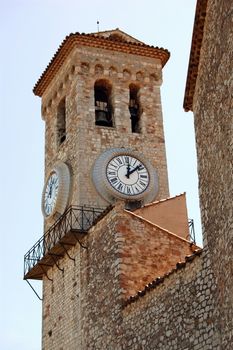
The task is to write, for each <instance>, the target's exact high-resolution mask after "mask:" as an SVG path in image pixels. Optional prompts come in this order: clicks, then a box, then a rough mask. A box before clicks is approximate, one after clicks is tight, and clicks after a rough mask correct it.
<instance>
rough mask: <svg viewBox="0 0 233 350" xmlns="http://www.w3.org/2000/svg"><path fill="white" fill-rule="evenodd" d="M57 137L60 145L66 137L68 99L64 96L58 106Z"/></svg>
mask: <svg viewBox="0 0 233 350" xmlns="http://www.w3.org/2000/svg"><path fill="white" fill-rule="evenodd" d="M57 139H58V145H59V146H60V145H61V144H62V143H63V142H64V141H65V139H66V99H65V98H63V99H62V100H61V101H60V103H59V105H58V107H57Z"/></svg>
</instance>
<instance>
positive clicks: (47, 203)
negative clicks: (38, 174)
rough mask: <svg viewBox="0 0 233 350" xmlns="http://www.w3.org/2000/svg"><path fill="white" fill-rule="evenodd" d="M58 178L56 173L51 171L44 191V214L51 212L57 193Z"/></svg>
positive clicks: (47, 214)
mask: <svg viewBox="0 0 233 350" xmlns="http://www.w3.org/2000/svg"><path fill="white" fill-rule="evenodd" d="M58 187H59V178H58V174H57V173H56V172H55V171H54V172H52V173H51V175H50V177H49V179H48V181H47V185H46V187H45V192H44V212H45V215H46V216H49V215H51V213H52V212H53V210H54V208H55V205H56V201H57V195H58Z"/></svg>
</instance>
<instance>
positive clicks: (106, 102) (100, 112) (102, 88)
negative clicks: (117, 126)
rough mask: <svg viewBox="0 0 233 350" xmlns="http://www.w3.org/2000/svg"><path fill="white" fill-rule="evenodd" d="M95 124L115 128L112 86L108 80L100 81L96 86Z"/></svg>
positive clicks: (96, 82)
mask: <svg viewBox="0 0 233 350" xmlns="http://www.w3.org/2000/svg"><path fill="white" fill-rule="evenodd" d="M94 97H95V124H96V125H100V126H108V127H112V126H113V124H114V123H113V106H112V84H111V82H110V81H109V80H107V79H98V80H96V81H95V84H94Z"/></svg>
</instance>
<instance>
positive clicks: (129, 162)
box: [106, 154, 150, 196]
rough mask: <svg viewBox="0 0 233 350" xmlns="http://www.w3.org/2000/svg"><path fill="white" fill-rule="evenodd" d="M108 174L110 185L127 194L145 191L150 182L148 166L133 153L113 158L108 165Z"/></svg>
mask: <svg viewBox="0 0 233 350" xmlns="http://www.w3.org/2000/svg"><path fill="white" fill-rule="evenodd" d="M106 175H107V179H108V181H109V183H110V185H111V186H112V187H113V188H114V189H115V190H116V191H118V192H120V193H122V194H124V195H127V196H136V195H139V194H141V193H143V192H144V191H145V190H146V189H147V187H148V185H149V182H150V176H149V172H148V170H147V168H146V166H145V165H144V164H143V163H142V162H141V161H140V160H138V159H137V158H135V157H133V156H131V155H127V154H126V155H124V154H123V155H118V156H116V157H114V158H112V159H111V160H110V161H109V163H108V164H107V167H106Z"/></svg>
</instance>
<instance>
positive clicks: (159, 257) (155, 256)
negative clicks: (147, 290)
mask: <svg viewBox="0 0 233 350" xmlns="http://www.w3.org/2000/svg"><path fill="white" fill-rule="evenodd" d="M116 232H117V235H118V237H119V238H118V244H119V259H120V271H121V274H120V285H121V288H122V292H123V294H124V298H127V297H129V296H130V295H134V294H136V293H137V291H139V290H142V289H143V288H144V287H145V285H147V284H148V283H150V282H151V281H152V280H153V279H154V278H155V277H159V276H163V275H164V274H165V273H166V272H168V271H170V270H172V269H173V268H175V267H176V264H177V262H179V261H184V259H185V256H186V255H190V254H192V252H193V251H194V250H195V249H197V247H196V246H195V245H193V244H190V242H189V241H187V240H185V239H183V238H181V237H179V236H177V235H175V234H173V233H172V232H169V231H167V230H165V229H163V228H161V227H159V226H157V225H154V224H152V223H151V222H149V221H147V220H145V219H143V218H141V217H139V216H137V215H135V214H133V213H130V212H126V211H123V212H122V213H121V214H120V216H119V219H118V223H117V225H116Z"/></svg>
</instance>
